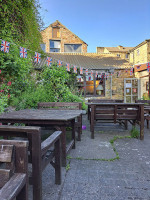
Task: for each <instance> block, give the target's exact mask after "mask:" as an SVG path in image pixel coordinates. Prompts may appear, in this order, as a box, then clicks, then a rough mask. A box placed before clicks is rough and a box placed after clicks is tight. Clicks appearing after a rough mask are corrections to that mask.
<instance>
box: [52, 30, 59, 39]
mask: <svg viewBox="0 0 150 200" xmlns="http://www.w3.org/2000/svg"><path fill="white" fill-rule="evenodd" d="M52 34H53V38H60V28H53V33H52Z"/></svg>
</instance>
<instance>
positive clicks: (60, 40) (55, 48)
mask: <svg viewBox="0 0 150 200" xmlns="http://www.w3.org/2000/svg"><path fill="white" fill-rule="evenodd" d="M52 41H53V42H60V48H53V47H51V42H52ZM51 49H53V50H59V51H56V52H55V51H51ZM49 50H50V52H51V53H60V52H61V40H49Z"/></svg>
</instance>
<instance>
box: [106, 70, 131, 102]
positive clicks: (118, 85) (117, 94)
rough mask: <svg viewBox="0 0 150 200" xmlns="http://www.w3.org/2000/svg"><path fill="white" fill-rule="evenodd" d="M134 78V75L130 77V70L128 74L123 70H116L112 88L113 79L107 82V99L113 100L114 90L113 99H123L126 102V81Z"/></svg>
mask: <svg viewBox="0 0 150 200" xmlns="http://www.w3.org/2000/svg"><path fill="white" fill-rule="evenodd" d="M125 78H134V75H132V76H130V69H128V71H127V72H126V70H125V69H123V70H115V73H114V74H113V75H112V88H111V77H109V78H108V79H107V80H106V93H105V98H107V99H110V98H111V89H112V99H123V100H124V79H125Z"/></svg>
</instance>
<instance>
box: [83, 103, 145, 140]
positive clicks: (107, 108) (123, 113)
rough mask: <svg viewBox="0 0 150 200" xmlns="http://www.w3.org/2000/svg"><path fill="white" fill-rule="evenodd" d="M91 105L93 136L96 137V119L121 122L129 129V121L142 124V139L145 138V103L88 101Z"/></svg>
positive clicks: (133, 123)
mask: <svg viewBox="0 0 150 200" xmlns="http://www.w3.org/2000/svg"><path fill="white" fill-rule="evenodd" d="M86 104H87V105H90V107H91V111H90V112H91V114H90V129H91V138H92V139H93V138H94V126H95V123H96V121H97V122H98V121H102V120H105V121H106V122H107V121H108V120H111V121H112V122H113V123H117V122H119V123H120V122H121V123H123V124H124V125H125V128H126V129H127V121H129V122H130V123H131V124H132V125H135V124H136V123H138V124H139V125H140V139H141V140H142V139H144V104H143V103H96V102H95V103H86Z"/></svg>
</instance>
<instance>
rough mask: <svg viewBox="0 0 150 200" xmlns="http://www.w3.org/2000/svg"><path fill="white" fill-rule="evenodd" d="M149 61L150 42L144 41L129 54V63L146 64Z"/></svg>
mask: <svg viewBox="0 0 150 200" xmlns="http://www.w3.org/2000/svg"><path fill="white" fill-rule="evenodd" d="M149 61H150V41H146V42H143V43H141V44H140V45H138V46H137V47H136V48H135V49H134V50H133V51H132V52H130V63H132V64H138V63H146V62H149Z"/></svg>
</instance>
